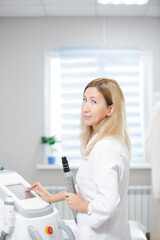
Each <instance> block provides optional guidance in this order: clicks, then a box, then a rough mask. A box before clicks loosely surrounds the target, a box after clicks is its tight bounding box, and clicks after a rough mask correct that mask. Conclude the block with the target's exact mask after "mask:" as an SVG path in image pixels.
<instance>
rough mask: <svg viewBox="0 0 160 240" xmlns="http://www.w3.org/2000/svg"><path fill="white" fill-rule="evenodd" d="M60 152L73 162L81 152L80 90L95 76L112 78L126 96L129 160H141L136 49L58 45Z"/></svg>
mask: <svg viewBox="0 0 160 240" xmlns="http://www.w3.org/2000/svg"><path fill="white" fill-rule="evenodd" d="M59 57H60V74H61V133H62V134H61V140H62V152H63V154H65V155H66V156H68V159H69V160H71V161H73V162H74V163H77V162H79V160H80V159H81V154H80V141H79V134H80V112H81V103H82V98H83V96H82V94H83V90H84V87H85V86H86V85H87V83H88V82H90V81H91V80H93V79H95V78H99V77H107V78H113V79H115V80H116V81H117V82H118V83H119V84H120V86H121V88H122V90H123V93H124V95H125V100H126V112H127V123H128V130H129V134H130V138H131V144H132V161H134V162H139V161H141V162H142V161H143V141H142V128H141V122H142V121H141V115H140V114H141V109H140V107H141V106H140V99H141V94H142V89H141V84H140V73H139V61H140V60H139V59H140V58H139V50H138V49H119V48H118V49H113V48H60V49H59Z"/></svg>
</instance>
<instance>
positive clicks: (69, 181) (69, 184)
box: [62, 156, 77, 223]
mask: <svg viewBox="0 0 160 240" xmlns="http://www.w3.org/2000/svg"><path fill="white" fill-rule="evenodd" d="M62 165H63V172H64V181H65V185H66V189H67V192H71V193H75V194H76V193H77V192H76V188H75V185H74V180H73V175H72V172H71V171H70V168H69V164H68V160H67V158H66V157H65V156H64V157H62ZM72 213H73V217H74V220H75V222H76V223H77V211H75V210H72Z"/></svg>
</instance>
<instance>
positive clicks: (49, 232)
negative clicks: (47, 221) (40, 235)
mask: <svg viewBox="0 0 160 240" xmlns="http://www.w3.org/2000/svg"><path fill="white" fill-rule="evenodd" d="M45 231H46V233H47V234H52V233H53V228H52V227H51V226H49V227H46V229H45Z"/></svg>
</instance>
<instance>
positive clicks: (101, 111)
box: [82, 87, 110, 130]
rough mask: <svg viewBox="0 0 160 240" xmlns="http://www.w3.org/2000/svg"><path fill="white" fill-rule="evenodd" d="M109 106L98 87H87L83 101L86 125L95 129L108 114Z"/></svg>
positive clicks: (83, 115)
mask: <svg viewBox="0 0 160 240" xmlns="http://www.w3.org/2000/svg"><path fill="white" fill-rule="evenodd" d="M109 108H110V107H107V104H106V101H105V99H104V97H103V95H102V94H101V93H100V92H99V91H98V90H97V88H96V87H89V88H87V89H86V91H85V93H84V95H83V103H82V117H83V121H84V124H85V125H87V126H92V127H93V129H94V130H95V129H96V127H97V125H98V124H99V123H100V122H101V121H102V120H103V119H104V118H105V117H106V116H107V114H108V112H109V111H110V109H109Z"/></svg>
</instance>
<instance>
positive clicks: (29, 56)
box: [0, 17, 160, 240]
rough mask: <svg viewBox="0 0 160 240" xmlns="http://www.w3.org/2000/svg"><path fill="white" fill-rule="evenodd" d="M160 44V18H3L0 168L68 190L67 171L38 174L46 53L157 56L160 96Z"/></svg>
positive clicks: (135, 174) (141, 180)
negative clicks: (128, 50)
mask: <svg viewBox="0 0 160 240" xmlns="http://www.w3.org/2000/svg"><path fill="white" fill-rule="evenodd" d="M103 30H105V31H103ZM159 43H160V18H113V17H106V18H102V17H83V18H79V17H77V18H69V17H68V18H0V165H1V166H5V167H6V168H10V169H13V170H16V171H18V172H19V173H20V174H22V175H23V176H24V177H25V178H26V179H27V180H28V181H30V182H34V181H37V180H38V181H41V182H42V184H45V185H52V184H55V185H56V184H63V177H62V172H61V171H57V172H56V173H55V172H54V173H53V171H40V170H36V164H37V163H43V161H44V146H43V145H41V144H40V137H41V136H42V135H43V134H44V89H43V87H44V53H45V51H52V50H55V49H58V47H59V46H107V47H139V48H140V49H141V50H144V51H151V52H153V59H154V64H153V73H154V78H153V88H154V90H160V80H159V76H160V67H159V64H160V44H159ZM74 174H75V172H74ZM150 176H151V174H150V171H149V170H144V171H140V170H138V171H135V170H134V171H131V178H130V183H131V184H150V183H151V179H150ZM155 228H156V227H155V226H154V230H153V231H155V232H156V229H155ZM154 234H155V233H153V236H154ZM157 236H158V235H157ZM155 239H156V238H155ZM156 240H157V239H156Z"/></svg>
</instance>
